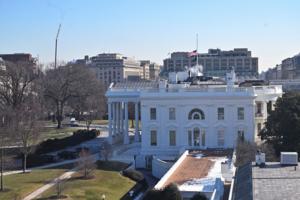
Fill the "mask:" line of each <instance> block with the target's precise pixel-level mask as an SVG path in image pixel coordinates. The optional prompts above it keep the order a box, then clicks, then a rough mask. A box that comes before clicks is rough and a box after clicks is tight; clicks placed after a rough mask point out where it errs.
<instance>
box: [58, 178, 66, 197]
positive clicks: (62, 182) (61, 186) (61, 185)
mask: <svg viewBox="0 0 300 200" xmlns="http://www.w3.org/2000/svg"><path fill="white" fill-rule="evenodd" d="M64 189H65V180H64V179H58V180H57V182H56V198H58V199H60V198H61V197H63V191H64Z"/></svg>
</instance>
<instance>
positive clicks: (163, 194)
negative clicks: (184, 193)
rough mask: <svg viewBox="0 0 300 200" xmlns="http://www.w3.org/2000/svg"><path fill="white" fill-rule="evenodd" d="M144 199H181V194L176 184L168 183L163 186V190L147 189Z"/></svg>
mask: <svg viewBox="0 0 300 200" xmlns="http://www.w3.org/2000/svg"><path fill="white" fill-rule="evenodd" d="M143 199H144V200H152V199H156V200H181V199H182V197H181V194H180V191H179V190H178V187H177V185H176V184H173V183H171V184H169V185H168V186H167V187H165V188H164V189H163V190H150V191H148V192H147V193H146V194H145V196H144V198H143Z"/></svg>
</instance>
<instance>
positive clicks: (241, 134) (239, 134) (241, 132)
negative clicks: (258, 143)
mask: <svg viewBox="0 0 300 200" xmlns="http://www.w3.org/2000/svg"><path fill="white" fill-rule="evenodd" d="M238 137H239V138H243V139H244V137H245V132H244V130H238Z"/></svg>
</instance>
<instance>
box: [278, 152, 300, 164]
mask: <svg viewBox="0 0 300 200" xmlns="http://www.w3.org/2000/svg"><path fill="white" fill-rule="evenodd" d="M280 164H281V165H293V166H296V165H298V153H297V152H281V153H280Z"/></svg>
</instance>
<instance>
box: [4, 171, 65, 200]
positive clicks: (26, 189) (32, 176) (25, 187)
mask: <svg viewBox="0 0 300 200" xmlns="http://www.w3.org/2000/svg"><path fill="white" fill-rule="evenodd" d="M64 171H65V169H41V170H34V171H32V172H30V173H26V174H13V175H8V176H4V188H5V191H4V192H0V199H1V200H14V199H21V198H24V197H25V196H26V195H28V194H30V193H31V192H33V191H35V190H36V189H38V188H39V187H41V186H43V185H44V184H45V183H47V182H49V181H51V180H53V179H54V178H56V177H58V176H59V175H61V174H62V173H63V172H64ZM16 197H18V198H16Z"/></svg>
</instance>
